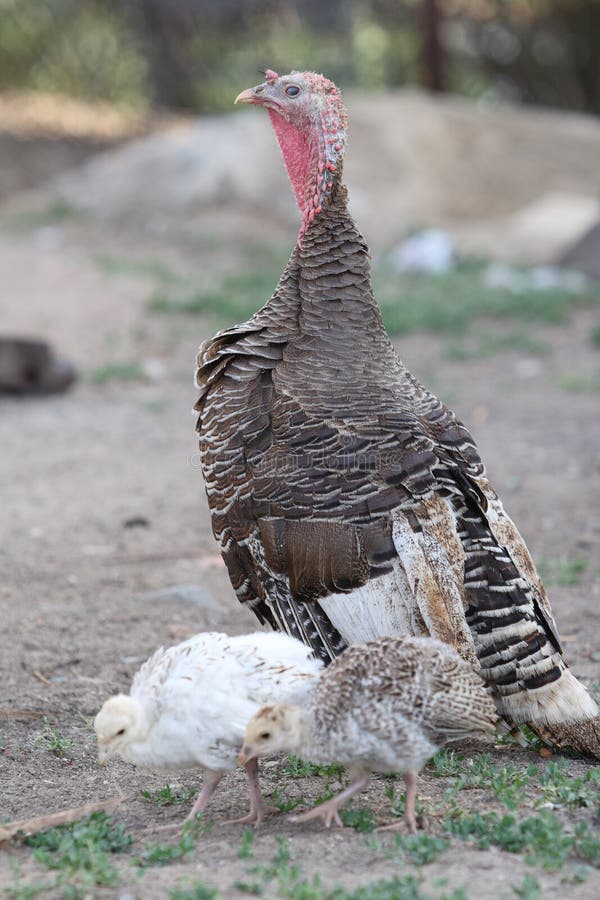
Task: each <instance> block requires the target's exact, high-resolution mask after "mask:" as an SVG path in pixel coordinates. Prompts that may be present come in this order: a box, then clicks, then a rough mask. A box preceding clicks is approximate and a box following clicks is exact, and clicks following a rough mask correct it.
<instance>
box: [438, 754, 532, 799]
mask: <svg viewBox="0 0 600 900" xmlns="http://www.w3.org/2000/svg"><path fill="white" fill-rule="evenodd" d="M469 763H470V764H466V763H465V765H464V767H463V770H462V772H461V773H460V775H459V776H458V777H457V778H455V779H454V782H453V784H452V786H451V787H450V788H448V790H447V792H446V797H447V798H450V797H453V796H454V795H455V794H456V793H457V792H458V791H460V790H464V789H468V788H478V789H480V790H485V789H486V788H489V789H491V790H492V791H493V792H494V794H495V796H496V797H497V798H498V800H500V802H501V803H503V804H504V806H506V808H507V809H516V808H517V807H518V806H519V801H520V800H521V799H522V796H523V788H525V787H527V785H528V784H529V781H530V779H531V777H532V776H533V775H535V774H536V772H537V769H536V767H535V766H534V765H530V766H527V767H526V768H522V767H519V766H514V765H512V763H507V764H505V765H493V764H492V763H491V762H490V757H489V755H488V754H487V753H483V754H482V755H481V756H477V757H474V758H473V759H472V760H469Z"/></svg>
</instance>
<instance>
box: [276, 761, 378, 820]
mask: <svg viewBox="0 0 600 900" xmlns="http://www.w3.org/2000/svg"><path fill="white" fill-rule="evenodd" d="M370 780H371V777H370V775H366V774H363V775H359V776H358V778H355V779H354V781H353V782H352V784H351V785H350V786H349V787H347V788H346V789H345V790H344V791H342V792H341V793H340V794H338V795H337V797H332V799H331V800H328V801H327V802H326V803H321V805H320V806H315V808H314V809H311V810H309V811H308V812H305V813H301V815H299V816H290V822H310V820H311V819H323V822H324V824H325V828H331V823H332V822H335V824H336V825H337V826H339V827H340V828H343V827H344V823H343V822H342V820H341V819H340V814H339V810H340V809H341V807H342V806H343V805H344V804H345V803H346V801H347V800H349V799H350V797H353V796H354V794H358V792H359V791H364V789H365V788H366V787H367V786H368V784H369V781H370Z"/></svg>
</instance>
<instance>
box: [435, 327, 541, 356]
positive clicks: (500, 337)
mask: <svg viewBox="0 0 600 900" xmlns="http://www.w3.org/2000/svg"><path fill="white" fill-rule="evenodd" d="M550 349H551V348H550V345H549V344H548V343H547V341H543V340H541V338H537V337H535V336H534V335H532V334H528V333H527V332H526V331H510V332H508V333H506V334H493V333H491V332H486V333H485V334H479V335H478V336H477V337H476V338H475V340H473V341H469V342H467V341H464V342H462V343H460V344H457V343H453V344H449V345H448V346H447V347H446V349H445V352H444V355H445V356H446V358H447V359H451V360H453V361H456V362H466V361H468V360H470V359H482V358H485V357H488V356H493V355H494V354H496V353H511V352H512V353H524V354H528V355H530V356H544V355H545V354H547V353H549V352H550Z"/></svg>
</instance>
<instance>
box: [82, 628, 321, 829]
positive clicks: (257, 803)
mask: <svg viewBox="0 0 600 900" xmlns="http://www.w3.org/2000/svg"><path fill="white" fill-rule="evenodd" d="M322 667H323V664H322V663H321V662H319V661H318V660H316V659H315V658H314V655H313V653H312V651H311V650H310V648H308V647H306V646H305V645H304V644H301V643H300V642H299V641H295V640H293V639H292V638H290V637H289V636H288V635H285V634H272V633H269V632H266V633H264V632H257V633H256V634H243V635H238V636H237V637H228V635H226V634H220V633H218V632H206V633H202V634H196V635H195V636H194V637H192V638H189V640H187V641H183V642H182V643H181V644H177V646H175V647H169V648H167V649H166V650H165V649H163V648H162V647H161V648H160V649H159V650H157V651H156V653H154V655H153V656H151V657H150V659H148V660H147V661H146V662H145V663H144V665H143V666H142V667H141V669H140V670H139V672H137V673H136V675H135V676H134V679H133V684H132V686H131V691H130V693H129V695H127V694H116V695H115V696H114V697H109V699H108V700H106V702H105V703H104V704H103V706H102V708H101V710H100V712H99V713H98V715H97V716H96V718H95V720H94V729H95V731H96V735H97V738H98V761H99V762H100V763H101V764H104V763H106V762H108V760H109V759H110V758H111V757H112V756H115V755H118V756H121V757H122V758H123V759H124V760H126V761H127V762H130V763H133V764H134V765H137V766H147V767H149V768H152V769H167V770H169V769H170V770H177V769H200V770H202V771H204V773H205V776H206V777H205V780H204V784H203V785H202V790H201V791H200V793H199V794H198V798H197V799H196V802H195V803H194V806H193V807H192V810H191V812H190V814H189V815H188V817H187V818H188V819H190V818H193V816H195V815H196V813H199V812H202V811H203V810H204V809H205V808H206V806H207V805H208V802H209V800H210V798H211V797H212V794H213V793H214V791H215V788H216V787H217V785H218V784H219V782H220V781H221V779H222V778H223V776H224V775H225V773H226V772H228V771H230V770H231V769H234V768H235V766H236V757H237V754H238V752H239V749H240V747H241V746H242V740H243V737H244V730H245V727H246V724H247V722H248V720H249V719H250V717H251V716H252V715H253V714H254V713H255V712H257V710H258V709H259V708H260V707H261V706H262V705H263V704H264V703H269V702H271V703H272V702H279V703H294V704H300V705H303V704H304V703H305V702H307V699H308V696H309V694H310V692H311V691H312V689H313V686H314V684H315V683H316V679H317V676H318V674H319V672H320V670H321V669H322ZM246 771H247V775H248V787H249V792H250V813H249V814H248V815H247V816H245V817H243V818H241V819H237V820H235V821H239V822H251V823H255V824H258V823H259V822H261V820H262V819H263V818H264V816H265V813H266V812H267V807H265V805H264V803H263V801H262V798H261V793H260V788H259V785H258V770H257V764H256V761H254V762H253V763H252V762H251V763H249V764H248V766H246ZM186 821H187V820H186Z"/></svg>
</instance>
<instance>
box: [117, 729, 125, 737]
mask: <svg viewBox="0 0 600 900" xmlns="http://www.w3.org/2000/svg"><path fill="white" fill-rule="evenodd" d="M120 734H125V729H124V728H120V729H119V730H118V731H117V737H118V736H119V735H120Z"/></svg>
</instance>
